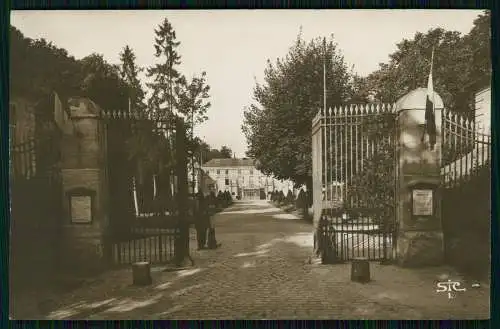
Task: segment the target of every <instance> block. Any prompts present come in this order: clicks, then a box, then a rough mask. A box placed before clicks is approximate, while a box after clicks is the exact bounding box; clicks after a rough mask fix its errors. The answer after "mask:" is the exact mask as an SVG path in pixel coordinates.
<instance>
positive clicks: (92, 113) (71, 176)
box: [60, 98, 108, 274]
mask: <svg viewBox="0 0 500 329" xmlns="http://www.w3.org/2000/svg"><path fill="white" fill-rule="evenodd" d="M99 111H100V109H99V108H98V106H97V105H96V104H94V103H93V102H92V101H90V100H88V99H85V98H73V99H70V100H69V101H68V104H65V109H63V110H62V111H60V112H61V114H60V117H61V120H60V121H61V126H62V131H63V136H62V139H61V140H62V145H61V152H62V153H61V175H62V184H63V200H62V202H63V205H64V207H63V208H64V217H63V223H61V226H60V227H61V233H62V234H61V236H62V241H61V242H62V243H61V252H60V260H61V263H62V265H63V266H64V267H65V268H66V269H67V270H72V271H77V272H79V273H81V274H84V273H83V272H95V271H99V270H100V269H101V268H102V265H104V263H103V261H104V252H103V251H104V232H105V231H106V228H107V225H108V218H107V217H108V216H107V211H106V204H107V198H108V196H107V188H106V186H107V184H106V173H105V169H106V167H105V165H104V164H105V152H104V151H105V147H104V146H105V143H104V137H105V134H104V129H103V124H102V121H101V119H100V115H99V114H100V113H99Z"/></svg>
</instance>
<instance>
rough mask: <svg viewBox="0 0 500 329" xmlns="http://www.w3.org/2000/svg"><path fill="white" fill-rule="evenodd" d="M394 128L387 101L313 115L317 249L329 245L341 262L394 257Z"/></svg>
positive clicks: (391, 108)
mask: <svg viewBox="0 0 500 329" xmlns="http://www.w3.org/2000/svg"><path fill="white" fill-rule="evenodd" d="M395 128H396V127H395V111H394V106H393V105H387V104H379V105H373V104H368V105H347V106H341V107H336V108H334V109H329V110H327V111H326V113H325V112H324V111H320V113H318V115H317V116H316V117H315V118H314V119H313V128H312V133H313V135H312V143H313V145H312V151H313V189H314V191H313V198H314V203H313V204H314V213H315V214H318V215H319V216H318V217H319V218H315V221H318V223H319V227H318V232H317V233H318V234H317V237H318V238H319V239H318V242H319V244H320V245H318V247H319V249H320V251H321V249H324V248H327V246H326V245H325V243H327V244H329V245H330V248H332V249H333V250H334V251H335V258H336V260H338V261H343V260H349V259H352V258H354V257H367V258H368V259H371V260H379V259H391V258H392V257H393V249H394V247H395V246H394V244H395V243H394V242H395V238H394V235H395V232H396V225H395V224H396V220H395V187H396V185H395V174H396V161H395V159H396V157H395V151H396V148H395V143H394V141H395V133H396V131H395ZM315 216H317V215H315Z"/></svg>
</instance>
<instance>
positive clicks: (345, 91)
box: [242, 33, 353, 190]
mask: <svg viewBox="0 0 500 329" xmlns="http://www.w3.org/2000/svg"><path fill="white" fill-rule="evenodd" d="M323 63H324V64H325V67H326V105H327V107H331V106H335V105H337V104H341V103H344V102H348V101H350V100H351V99H352V97H353V88H352V79H351V74H350V72H349V70H348V68H347V65H346V63H345V61H344V58H343V56H342V54H341V53H340V51H339V49H338V47H337V44H336V43H335V42H334V38H333V36H331V37H330V38H329V39H328V41H326V40H325V39H323V40H321V39H320V38H316V39H314V40H311V41H310V42H309V43H307V44H306V42H305V41H304V40H303V39H302V36H301V33H299V35H298V37H297V40H296V42H295V44H294V45H293V46H292V47H291V48H290V50H289V52H288V54H287V55H286V56H285V58H282V59H278V60H277V61H276V63H275V64H273V63H271V61H268V65H267V68H266V70H265V72H264V74H265V78H264V83H263V84H257V85H256V86H255V88H254V98H255V100H256V103H254V104H251V105H250V106H249V107H247V108H246V110H245V112H244V123H243V126H242V130H243V132H244V134H245V136H246V139H247V144H248V152H247V156H249V157H253V158H255V159H256V160H258V167H259V169H260V170H261V171H262V172H264V173H265V174H272V175H273V176H275V177H276V178H278V179H291V180H292V181H293V182H294V183H295V184H296V185H302V184H307V187H308V190H311V187H312V168H311V167H312V161H311V156H310V154H311V121H312V118H313V117H314V116H315V115H316V114H317V112H318V110H319V109H320V108H322V107H323Z"/></svg>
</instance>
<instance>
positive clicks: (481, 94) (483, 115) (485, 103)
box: [474, 85, 491, 135]
mask: <svg viewBox="0 0 500 329" xmlns="http://www.w3.org/2000/svg"><path fill="white" fill-rule="evenodd" d="M474 103H475V106H474V108H475V112H476V113H475V119H476V120H475V121H476V125H477V127H478V128H480V129H481V128H484V133H486V134H488V135H489V134H490V131H491V86H489V85H488V86H487V87H485V88H482V89H481V90H479V91H478V92H477V93H476V94H475V95H474Z"/></svg>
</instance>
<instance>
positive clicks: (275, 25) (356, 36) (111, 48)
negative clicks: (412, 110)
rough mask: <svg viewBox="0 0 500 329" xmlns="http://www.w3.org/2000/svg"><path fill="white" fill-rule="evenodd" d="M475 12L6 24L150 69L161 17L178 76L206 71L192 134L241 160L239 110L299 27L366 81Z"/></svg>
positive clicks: (459, 27)
mask: <svg viewBox="0 0 500 329" xmlns="http://www.w3.org/2000/svg"><path fill="white" fill-rule="evenodd" d="M479 14H480V11H478V10H279V11H278V10H219V11H201V10H196V11H193V10H191V11H165V10H140V11H101V10H99V11H13V12H12V15H11V24H12V25H14V26H15V27H17V28H18V29H20V30H21V32H23V34H24V35H25V36H27V37H30V38H45V39H47V40H50V41H52V42H53V43H54V44H56V45H57V46H58V47H61V48H65V49H66V50H68V52H69V53H70V54H71V55H73V56H75V57H76V58H77V59H80V58H83V57H85V56H87V55H89V54H91V53H93V52H97V53H100V54H102V55H104V58H105V59H106V60H107V61H109V62H110V63H116V64H118V63H119V55H118V54H119V52H120V51H121V50H122V48H123V47H124V46H125V45H127V44H128V45H129V46H130V47H132V48H133V50H134V51H135V54H136V56H137V63H138V64H139V65H140V66H143V67H146V66H149V65H151V64H152V63H153V58H154V57H153V53H154V49H153V43H154V32H153V30H154V29H155V27H156V26H157V25H158V24H160V23H161V22H162V20H163V18H165V17H167V18H168V19H169V20H170V22H171V23H172V25H173V27H174V29H175V31H176V33H177V39H178V40H179V41H180V42H181V45H180V47H179V53H180V55H181V56H182V65H181V67H180V71H181V72H182V73H183V74H185V75H186V76H187V77H191V76H192V75H193V74H198V73H200V72H201V71H206V72H207V78H208V82H209V84H210V86H211V103H212V107H211V109H210V110H209V120H208V121H207V122H206V123H204V124H203V125H202V126H200V127H198V128H197V129H196V132H197V135H198V136H200V137H202V138H204V139H205V140H206V141H207V142H208V143H209V144H210V145H212V146H213V147H217V148H219V147H220V146H221V145H227V146H229V147H230V148H231V149H232V150H233V151H235V152H236V156H237V157H243V156H244V152H245V150H246V140H245V137H244V135H243V133H242V132H241V124H242V120H243V108H244V107H245V106H248V105H249V104H250V103H251V102H252V90H253V87H254V85H255V80H254V79H255V78H256V79H257V80H258V81H261V80H262V78H263V72H264V68H265V66H266V61H267V59H271V60H273V61H274V60H275V59H276V58H278V57H282V56H284V55H286V53H287V51H288V49H289V48H290V46H292V44H293V41H294V40H295V39H296V37H297V34H298V32H299V28H300V26H302V29H303V36H304V39H305V40H310V39H311V38H314V37H318V36H319V37H323V36H328V35H330V34H332V33H333V34H334V36H335V39H336V41H337V42H338V45H339V48H340V50H341V51H342V52H343V54H344V57H345V60H346V61H347V63H348V64H349V66H351V65H354V69H355V71H356V72H357V73H359V74H361V75H367V74H369V73H370V72H372V71H374V70H376V69H377V68H378V63H380V62H386V61H387V60H388V56H389V54H390V53H392V52H393V51H394V50H395V49H396V43H398V42H399V41H401V40H402V39H403V38H407V39H411V38H412V37H413V36H414V34H415V33H416V32H426V31H428V30H429V29H430V28H435V27H442V28H444V29H446V30H456V31H460V32H462V33H464V34H465V33H468V32H469V30H470V29H471V27H472V22H473V20H474V19H475V18H476V17H477V16H478V15H479Z"/></svg>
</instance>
